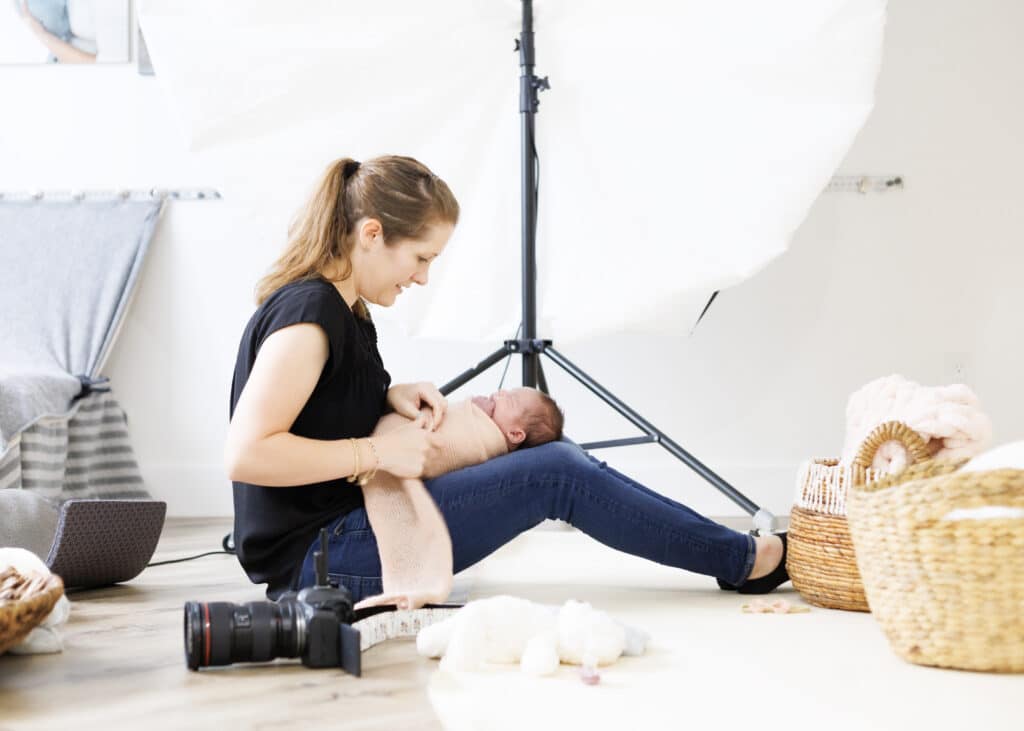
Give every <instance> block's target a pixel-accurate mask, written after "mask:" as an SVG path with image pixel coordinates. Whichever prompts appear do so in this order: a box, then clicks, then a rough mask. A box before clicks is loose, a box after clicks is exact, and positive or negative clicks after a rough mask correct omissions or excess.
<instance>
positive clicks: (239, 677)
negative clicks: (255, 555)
mask: <svg viewBox="0 0 1024 731" xmlns="http://www.w3.org/2000/svg"><path fill="white" fill-rule="evenodd" d="M229 530H230V521H228V520H222V519H216V520H212V519H211V520H190V519H177V520H175V519H171V520H168V523H167V526H166V528H165V530H164V535H163V537H162V538H161V541H160V545H159V547H158V549H157V553H156V555H155V556H154V558H153V560H154V561H159V560H162V559H168V558H178V557H180V556H186V555H191V554H194V553H201V552H203V551H208V550H211V549H212V548H216V547H219V545H220V540H221V537H222V536H223V535H224V534H225V533H226V532H227V531H229ZM70 598H71V600H72V611H71V618H70V620H69V622H68V624H67V626H66V628H65V629H64V632H63V637H64V646H65V647H64V652H63V653H60V654H57V655H34V656H14V655H4V656H2V657H0V729H3V730H4V731H6V730H7V729H81V728H145V729H157V728H174V729H184V728H215V727H220V728H223V729H262V728H268V729H269V728H277V729H280V728H288V727H289V726H291V727H292V728H306V727H312V726H313V725H314V724H324V723H326V727H329V728H341V727H343V728H352V729H388V730H389V731H391V730H394V729H421V728H440V725H439V723H438V722H437V720H436V718H435V716H434V714H433V712H432V711H431V706H430V703H429V701H428V700H427V696H426V691H425V688H426V679H427V677H428V676H429V674H430V673H431V672H433V671H434V670H435V669H436V662H434V661H430V660H427V659H424V658H420V657H419V656H418V655H416V652H415V646H414V643H413V642H411V641H405V640H393V641H390V642H387V643H384V644H382V645H379V646H377V647H374V648H372V649H371V650H369V651H367V652H366V653H365V654H364V657H363V677H362V678H359V679H355V678H351V677H349V676H347V675H345V674H344V673H342V672H341V671H339V670H317V671H312V670H308V669H306V668H304V667H302V666H301V665H298V664H296V663H295V662H294V661H292V662H286V661H281V662H278V663H274V664H270V665H266V666H255V665H249V666H243V667H231V668H218V669H211V670H204V671H201V672H199V673H194V672H190V671H189V670H188V669H187V668H186V666H185V655H184V649H183V605H184V603H185V602H186V601H189V600H205V601H232V602H246V601H252V600H258V599H264V598H265V597H264V596H263V594H262V591H261V588H260V587H257V586H254V585H253V584H251V583H250V582H249V580H248V579H247V578H246V576H245V574H244V573H242V570H241V568H240V567H239V565H238V562H237V561H236V560H235V558H234V557H233V556H208V557H206V558H201V559H197V560H196V561H190V562H187V563H180V564H171V565H168V566H155V567H152V568H149V569H146V570H145V571H144V572H143V573H142V574H141V575H140V576H139V577H138V578H136V579H134V580H133V581H131V582H129V583H127V584H124V585H120V586H115V587H110V588H107V589H99V590H95V591H85V592H75V593H72V594H71V595H70ZM342 722H344V723H342Z"/></svg>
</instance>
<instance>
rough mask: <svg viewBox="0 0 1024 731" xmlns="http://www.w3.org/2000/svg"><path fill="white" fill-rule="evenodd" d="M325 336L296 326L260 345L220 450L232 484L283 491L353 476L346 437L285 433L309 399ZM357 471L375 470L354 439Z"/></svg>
mask: <svg viewBox="0 0 1024 731" xmlns="http://www.w3.org/2000/svg"><path fill="white" fill-rule="evenodd" d="M329 352H330V351H329V345H328V342H327V333H325V332H324V331H323V329H322V328H321V327H320V326H319V325H314V324H312V323H301V324H297V325H291V326H289V327H285V328H282V329H280V330H277V331H275V332H273V333H271V334H270V335H269V336H268V337H267V339H266V340H265V341H264V342H263V345H262V346H261V347H260V351H259V353H258V354H257V356H256V362H255V363H254V364H253V368H252V372H251V373H250V374H249V380H248V381H246V384H245V388H243V389H242V393H241V395H240V396H239V398H238V403H237V404H235V412H234V415H233V416H232V418H231V424H230V425H229V426H228V436H227V442H226V444H225V447H224V467H225V469H226V470H227V473H228V476H229V478H230V479H231V480H232V481H236V482H248V483H250V484H253V485H265V486H269V487H286V486H290V485H308V484H311V483H315V482H325V481H327V480H335V479H338V478H339V477H348V476H350V475H352V474H353V473H354V472H355V459H354V456H353V454H352V444H351V442H349V440H347V439H338V440H322V439H308V438H306V437H300V436H296V435H295V434H290V433H289V432H288V430H289V429H291V427H292V424H294V423H295V419H296V418H297V417H298V415H299V412H301V411H302V408H303V406H305V404H306V402H307V401H308V400H309V395H310V394H311V393H313V388H314V387H315V386H316V384H317V381H318V380H319V379H320V374H321V372H322V371H323V368H324V364H325V363H326V362H327V357H328V355H329ZM356 446H357V449H358V450H359V465H360V468H359V469H360V471H361V472H362V471H366V470H368V469H370V468H372V467H374V466H376V460H375V458H374V454H373V451H372V450H371V449H370V446H369V445H368V444H367V443H366V440H365V439H360V440H357V442H356Z"/></svg>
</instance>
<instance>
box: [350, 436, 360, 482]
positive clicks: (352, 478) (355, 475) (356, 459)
mask: <svg viewBox="0 0 1024 731" xmlns="http://www.w3.org/2000/svg"><path fill="white" fill-rule="evenodd" d="M348 441H349V442H350V443H351V444H352V461H353V462H354V463H355V464H354V466H355V469H354V470H352V475H351V476H350V477H349V478H348V481H349V482H356V481H358V480H359V445H357V444H356V440H355V439H352V438H350V439H349V440H348Z"/></svg>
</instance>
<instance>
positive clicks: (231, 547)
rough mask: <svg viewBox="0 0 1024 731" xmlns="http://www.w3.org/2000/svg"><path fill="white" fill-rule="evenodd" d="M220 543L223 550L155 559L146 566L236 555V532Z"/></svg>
mask: <svg viewBox="0 0 1024 731" xmlns="http://www.w3.org/2000/svg"><path fill="white" fill-rule="evenodd" d="M220 545H221V547H222V548H223V549H224V550H222V551H207V552H206V553H200V554H197V555H195V556H186V557H185V558H172V559H170V560H168V561H154V562H153V563H148V564H146V568H149V567H150V566H163V565H164V564H169V563H181V562H182V561H194V560H195V559H197V558H202V557H203V556H222V555H224V556H234V555H235V534H234V533H228V534H227V535H226V536H224V539H223V540H222V541H221V542H220Z"/></svg>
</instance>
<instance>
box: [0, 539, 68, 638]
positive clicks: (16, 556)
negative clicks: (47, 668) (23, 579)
mask: <svg viewBox="0 0 1024 731" xmlns="http://www.w3.org/2000/svg"><path fill="white" fill-rule="evenodd" d="M0 566H13V567H14V569H15V570H16V571H18V573H21V574H28V573H39V574H43V575H49V574H50V569H48V568H47V567H46V564H45V563H43V562H42V561H41V560H40V559H39V557H38V556H36V555H35V554H34V553H32V552H31V551H26V550H25V549H24V548H0ZM70 614H71V602H69V601H68V598H67V597H66V596H65V595H64V594H61V596H60V599H58V600H57V603H56V604H55V605H54V606H53V609H51V610H50V613H49V614H47V615H46V618H45V619H44V620H43V621H42V622H41V623H40V624H39V625H38V626H36V627H33V628H32V631H31V632H29V633H28V635H27V636H26V637H25V639H23V640H22V641H21V642H19V643H18V644H17V645H15V646H14V647H12V648H10V649H9V650H8V652H9V653H11V654H12V655H32V654H36V653H49V652H61V651H62V650H63V649H64V643H63V642H61V638H60V634H59V633H58V632H57V628H58V627H59V626H60V625H62V624H64V623H65V622H67V621H68V616H69V615H70Z"/></svg>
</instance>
